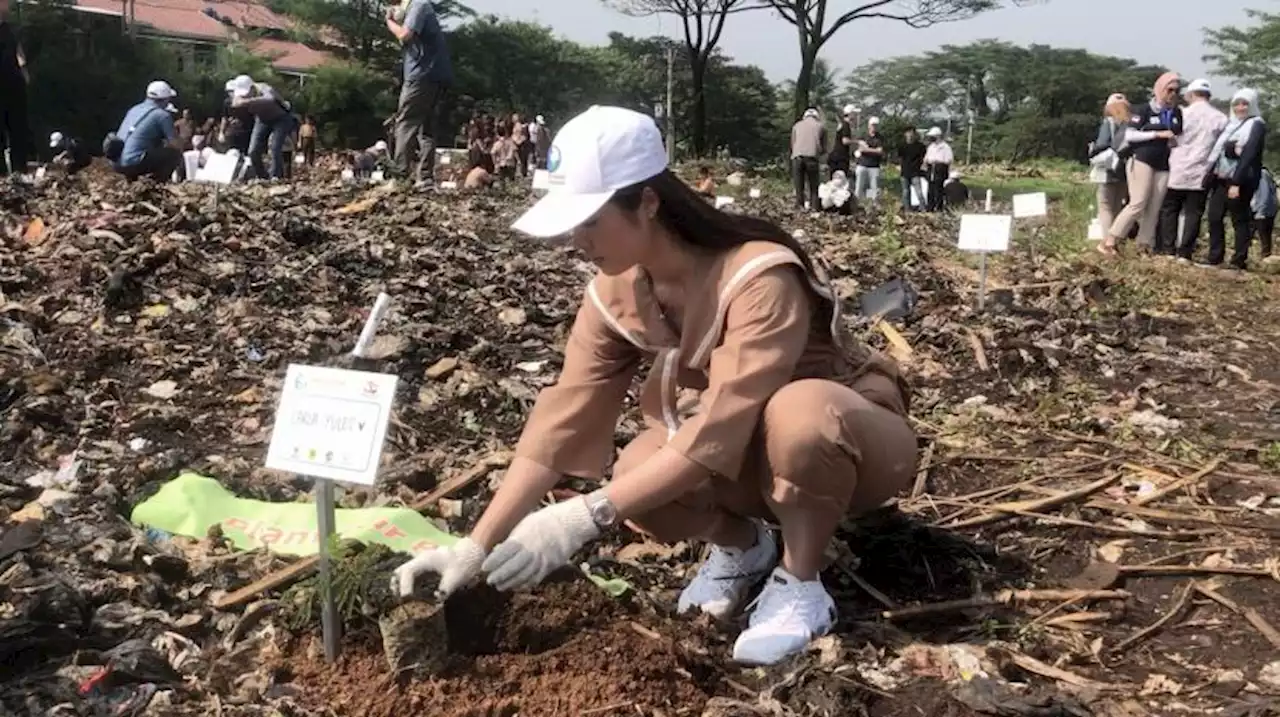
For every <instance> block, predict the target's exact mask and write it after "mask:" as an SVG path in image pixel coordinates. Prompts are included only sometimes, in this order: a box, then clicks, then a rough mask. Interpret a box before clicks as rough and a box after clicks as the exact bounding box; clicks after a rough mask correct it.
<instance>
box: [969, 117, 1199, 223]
mask: <svg viewBox="0 0 1280 717" xmlns="http://www.w3.org/2000/svg"><path fill="white" fill-rule="evenodd" d="M974 117H975V115H974V112H973V109H972V108H970V109H969V141H968V146H966V147H965V150H964V163H965V165H966V166H972V164H973V118H974ZM1178 236H1182V235H1181V234H1179V235H1178Z"/></svg>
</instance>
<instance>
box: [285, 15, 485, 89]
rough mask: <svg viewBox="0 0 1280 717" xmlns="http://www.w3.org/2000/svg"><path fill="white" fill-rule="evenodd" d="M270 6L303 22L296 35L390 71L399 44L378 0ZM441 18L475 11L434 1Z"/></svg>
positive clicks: (362, 62) (460, 16) (466, 16)
mask: <svg viewBox="0 0 1280 717" xmlns="http://www.w3.org/2000/svg"><path fill="white" fill-rule="evenodd" d="M270 5H271V9H272V10H275V11H276V12H280V13H282V14H285V15H288V16H290V17H292V18H294V19H295V20H298V21H299V22H301V23H302V27H301V28H299V30H298V31H297V32H295V35H298V36H299V39H300V40H302V41H305V42H307V43H308V44H318V45H325V46H326V49H329V50H330V51H333V52H335V53H336V54H338V55H340V56H342V57H347V58H350V59H354V60H356V61H357V62H360V63H361V64H365V65H370V66H372V67H373V68H375V69H378V70H381V71H384V72H388V73H389V72H390V71H391V69H392V68H393V67H394V66H395V63H396V62H397V60H398V55H399V51H400V43H398V42H397V41H396V39H395V37H394V36H392V34H391V33H390V32H388V31H387V25H386V22H385V21H384V20H383V17H384V15H383V13H384V7H385V6H384V5H383V3H382V2H380V1H379V0H270ZM432 5H433V6H434V7H435V10H436V15H437V16H439V17H440V19H441V20H442V21H443V20H447V19H449V18H471V17H474V16H475V11H473V10H472V9H471V8H470V7H468V6H466V5H464V4H462V3H461V2H459V0H441V1H440V2H433V3H432Z"/></svg>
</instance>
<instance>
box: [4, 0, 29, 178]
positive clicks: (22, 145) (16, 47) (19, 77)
mask: <svg viewBox="0 0 1280 717" xmlns="http://www.w3.org/2000/svg"><path fill="white" fill-rule="evenodd" d="M30 79H31V78H30V77H29V76H28V75H27V57H26V55H25V54H24V53H23V52H22V45H21V44H20V43H19V42H18V33H17V30H16V28H14V26H13V23H12V22H10V20H9V0H0V135H3V136H4V137H5V138H6V142H7V144H8V146H9V164H8V165H7V166H6V165H5V163H4V158H3V157H0V175H4V174H8V173H9V172H10V171H12V172H13V173H14V174H15V175H24V174H26V172H27V157H28V155H29V154H30V150H29V146H30V142H31V138H30V134H31V128H30V126H29V125H28V119H27V84H28V83H29V82H30ZM2 150H3V145H0V151H2Z"/></svg>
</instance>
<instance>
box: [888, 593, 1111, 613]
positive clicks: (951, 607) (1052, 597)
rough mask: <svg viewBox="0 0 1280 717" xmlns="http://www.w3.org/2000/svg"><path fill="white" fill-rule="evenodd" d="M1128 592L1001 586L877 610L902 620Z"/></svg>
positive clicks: (1092, 598)
mask: <svg viewBox="0 0 1280 717" xmlns="http://www.w3.org/2000/svg"><path fill="white" fill-rule="evenodd" d="M1129 596H1130V593H1129V592H1128V591H1125V590H1001V591H1000V592H998V593H996V594H995V595H983V596H979V597H974V598H969V599H967V600H947V601H944V602H935V603H927V604H924V605H913V606H911V607H904V608H899V609H897V610H885V611H884V612H882V613H880V617H881V618H883V619H885V620H901V619H903V618H909V617H921V616H924V615H938V614H941V613H948V612H958V611H960V610H971V609H973V608H981V607H997V606H1000V605H1009V604H1012V603H1018V602H1060V601H1063V600H1074V601H1083V600H1126V599H1128V598H1129Z"/></svg>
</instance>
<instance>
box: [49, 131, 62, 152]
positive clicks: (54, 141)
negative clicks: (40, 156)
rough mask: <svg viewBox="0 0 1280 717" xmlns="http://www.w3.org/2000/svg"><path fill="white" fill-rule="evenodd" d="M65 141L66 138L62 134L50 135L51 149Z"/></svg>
mask: <svg viewBox="0 0 1280 717" xmlns="http://www.w3.org/2000/svg"><path fill="white" fill-rule="evenodd" d="M63 139H64V138H63V136H62V133H61V132H54V133H53V134H51V135H49V148H50V149H53V148H54V147H57V146H58V145H60V144H62V140H63Z"/></svg>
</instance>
